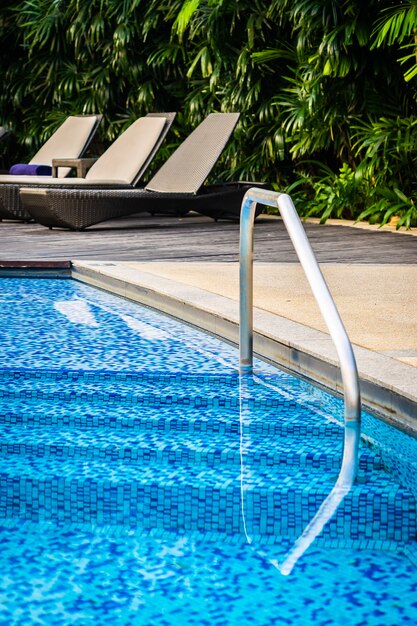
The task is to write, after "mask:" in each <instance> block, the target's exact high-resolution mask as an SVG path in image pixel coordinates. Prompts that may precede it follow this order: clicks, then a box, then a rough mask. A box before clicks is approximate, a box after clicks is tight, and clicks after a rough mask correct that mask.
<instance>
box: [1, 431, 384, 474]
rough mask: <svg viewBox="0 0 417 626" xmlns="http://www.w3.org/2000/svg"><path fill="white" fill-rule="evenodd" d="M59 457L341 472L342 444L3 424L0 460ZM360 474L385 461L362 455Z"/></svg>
mask: <svg viewBox="0 0 417 626" xmlns="http://www.w3.org/2000/svg"><path fill="white" fill-rule="evenodd" d="M13 454H16V455H21V456H34V457H46V458H47V457H54V456H56V457H58V458H60V459H73V458H75V459H98V460H103V461H106V460H107V461H115V460H124V462H126V463H141V464H146V463H170V464H171V465H180V464H184V463H200V464H206V465H209V466H212V467H214V466H221V465H223V464H226V465H238V466H239V465H240V463H241V461H242V459H243V461H244V463H245V464H247V465H250V466H260V467H262V466H269V467H273V466H275V467H278V466H279V465H285V466H298V467H312V468H321V469H323V470H325V471H331V470H333V471H338V470H339V469H340V460H341V455H342V440H339V441H334V440H331V439H329V440H326V439H319V440H313V441H312V442H311V443H310V444H309V445H307V444H306V442H303V441H300V439H299V438H295V437H289V436H287V437H275V438H274V439H273V440H271V439H270V438H269V437H260V436H257V435H255V436H253V435H251V434H250V433H245V432H244V433H243V435H242V436H240V434H239V433H238V432H237V433H235V434H234V435H233V436H231V437H230V436H229V437H225V436H224V435H223V434H219V433H211V434H210V437H209V438H208V437H207V436H206V435H205V434H204V433H203V434H200V436H197V435H196V434H195V433H191V434H187V433H184V432H181V431H179V432H176V431H171V432H166V431H165V432H135V431H130V430H128V429H126V430H125V431H123V432H122V431H117V430H112V429H108V428H97V429H95V430H93V431H91V430H89V431H86V430H82V429H77V428H72V429H69V430H68V429H60V428H56V427H53V428H49V429H48V430H46V429H44V428H42V427H39V426H38V427H33V426H32V427H27V426H26V427H24V428H23V427H22V428H21V429H20V430H19V429H18V428H16V427H14V428H13V427H11V426H9V425H4V424H2V423H1V422H0V456H1V457H7V456H8V455H13ZM360 468H361V469H363V470H366V471H369V470H372V469H382V459H381V457H380V456H379V455H378V454H376V453H375V452H373V451H371V450H369V449H364V450H363V451H362V452H361V455H360Z"/></svg>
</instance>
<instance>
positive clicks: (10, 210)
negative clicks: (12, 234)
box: [0, 184, 32, 222]
mask: <svg viewBox="0 0 417 626" xmlns="http://www.w3.org/2000/svg"><path fill="white" fill-rule="evenodd" d="M31 219H32V217H31V215H30V213H28V212H27V211H26V210H25V209H24V208H23V206H22V203H21V201H20V194H19V185H7V184H0V220H20V221H23V222H30V220H31Z"/></svg>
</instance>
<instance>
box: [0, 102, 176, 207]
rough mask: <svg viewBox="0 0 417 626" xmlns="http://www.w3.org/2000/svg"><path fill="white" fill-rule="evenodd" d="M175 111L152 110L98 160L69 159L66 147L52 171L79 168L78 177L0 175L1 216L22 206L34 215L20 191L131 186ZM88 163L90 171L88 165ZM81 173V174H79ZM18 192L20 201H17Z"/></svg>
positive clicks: (153, 150)
mask: <svg viewBox="0 0 417 626" xmlns="http://www.w3.org/2000/svg"><path fill="white" fill-rule="evenodd" d="M174 118H175V113H149V114H148V115H146V116H145V117H141V118H139V119H137V120H136V121H135V122H133V124H131V125H130V126H129V127H128V128H127V129H126V130H125V131H124V132H123V133H122V134H121V135H120V137H118V138H117V139H116V140H115V141H114V142H113V143H112V144H111V145H110V146H109V148H107V150H106V151H105V152H104V153H103V154H102V155H101V156H100V157H99V158H98V159H97V160H95V162H94V163H92V162H93V161H94V159H74V158H67V157H68V156H69V157H71V155H68V154H67V153H66V151H65V147H64V149H61V150H60V153H59V154H58V155H56V157H55V158H54V159H52V166H53V168H52V169H53V170H54V169H55V170H56V171H58V172H60V171H61V169H62V168H65V169H67V168H73V167H75V168H76V169H77V176H76V177H68V178H63V177H61V176H58V177H55V176H0V216H1V215H4V213H5V211H8V212H9V213H14V214H15V215H16V204H19V205H20V207H21V208H20V212H21V214H22V215H23V216H24V217H23V219H27V218H28V217H29V219H31V218H32V216H31V215H30V213H28V211H27V210H26V208H25V207H24V206H23V205H22V204H21V203H20V196H19V190H22V189H34V190H35V189H38V188H42V189H44V188H45V187H47V188H50V187H51V188H54V189H56V188H65V189H67V188H80V187H85V188H90V187H99V188H101V189H102V188H122V189H132V188H134V187H135V185H136V184H137V183H138V182H139V181H140V179H141V177H142V176H143V174H144V172H145V171H146V169H147V167H148V165H149V163H150V162H151V160H152V159H153V157H154V156H155V154H156V152H157V150H158V149H159V147H160V145H161V143H162V141H163V140H164V138H165V136H166V134H167V132H168V130H169V128H170V126H171V124H172V122H173V120H174ZM86 163H88V166H90V165H91V167H89V169H88V171H87V168H86V167H85V164H86ZM78 172H79V173H78ZM16 194H17V196H18V198H19V202H18V203H17V202H15V203H14V204H15V206H13V201H14V200H15V195H16Z"/></svg>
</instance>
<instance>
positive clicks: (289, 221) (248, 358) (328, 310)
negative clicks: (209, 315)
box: [239, 187, 361, 486]
mask: <svg viewBox="0 0 417 626" xmlns="http://www.w3.org/2000/svg"><path fill="white" fill-rule="evenodd" d="M257 204H264V205H266V206H272V207H277V208H278V210H279V212H280V215H281V217H282V219H283V221H284V224H285V226H286V228H287V231H288V234H289V236H290V238H291V241H292V243H293V246H294V248H295V251H296V253H297V256H298V259H299V261H300V263H301V265H302V267H303V269H304V272H305V274H306V277H307V280H308V282H309V284H310V287H311V290H312V292H313V295H314V297H315V299H316V301H317V304H318V306H319V308H320V311H321V313H322V315H323V318H324V320H325V322H326V325H327V328H328V330H329V333H330V336H331V337H332V339H333V342H334V344H335V347H336V351H337V354H338V357H339V362H340V369H341V375H342V381H343V388H344V400H345V435H344V446H343V458H342V466H341V469H340V473H339V478H338V480H337V484H338V485H339V486H350V485H352V484H353V482H354V480H355V477H356V474H357V470H358V448H359V439H360V411H361V408H360V392H359V380H358V371H357V367H356V361H355V356H354V354H353V349H352V344H351V343H350V340H349V337H348V336H347V333H346V330H345V327H344V326H343V323H342V320H341V318H340V315H339V312H338V310H337V308H336V305H335V303H334V301H333V298H332V296H331V294H330V291H329V289H328V287H327V284H326V282H325V280H324V277H323V275H322V273H321V271H320V268H319V265H318V263H317V260H316V258H315V256H314V252H313V250H312V248H311V245H310V242H309V240H308V238H307V235H306V233H305V231H304V228H303V225H302V223H301V220H300V218H299V216H298V213H297V211H296V209H295V206H294V204H293V202H292V200H291V198H290V196H288V195H287V194H283V193H277V192H275V191H269V190H266V189H261V188H256V187H252V188H251V189H249V190H248V191H247V192H246V194H245V196H244V198H243V202H242V209H241V217H240V325H239V349H240V372H241V373H242V374H245V373H252V371H253V228H254V221H255V210H256V205H257Z"/></svg>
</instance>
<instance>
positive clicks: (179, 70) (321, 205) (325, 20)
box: [0, 0, 417, 225]
mask: <svg viewBox="0 0 417 626" xmlns="http://www.w3.org/2000/svg"><path fill="white" fill-rule="evenodd" d="M416 6H417V2H416V0H407V1H404V2H400V3H399V4H398V6H396V5H395V4H392V2H391V0H369V1H368V2H363V1H362V0H352V1H351V2H341V0H291V1H290V0H269V1H268V2H266V0H251V1H250V2H249V1H248V0H159V2H156V1H155V0H146V1H145V0H123V1H120V0H14V1H13V0H6V3H5V6H4V7H3V8H2V11H1V16H0V34H1V35H2V42H6V53H5V55H3V56H2V58H1V60H0V77H1V80H2V87H3V88H2V93H1V94H0V123H2V124H3V125H9V126H11V127H12V128H13V130H14V133H15V137H16V140H17V142H16V146H15V152H14V158H15V159H16V160H17V159H18V158H19V160H20V159H24V158H26V157H28V156H30V155H31V154H32V153H33V152H34V151H35V149H36V148H37V147H38V145H39V143H40V142H42V141H44V140H45V138H46V137H47V136H48V135H49V134H50V133H51V132H52V131H53V130H54V128H55V127H56V126H57V125H58V124H60V123H61V122H62V120H63V119H64V118H65V117H66V116H67V115H68V114H71V113H91V112H100V113H103V114H104V116H105V120H104V123H103V125H102V128H101V135H100V138H99V139H100V143H99V144H98V145H96V146H95V147H94V149H95V150H102V149H103V148H104V147H105V146H106V145H107V144H108V142H109V141H111V140H113V139H114V138H115V137H116V136H117V135H118V134H119V133H120V131H121V130H123V129H124V128H125V127H126V126H127V125H128V124H130V123H131V122H132V121H133V120H134V119H135V118H136V117H137V116H139V115H142V114H144V113H146V112H148V111H152V110H155V111H156V110H159V111H162V110H176V111H178V112H179V114H178V116H177V119H176V123H175V127H174V130H173V132H171V134H170V137H171V141H170V143H168V144H166V145H165V147H164V149H163V151H162V152H161V154H160V157H159V158H160V160H162V159H165V158H166V156H167V154H168V152H169V151H170V150H172V148H173V147H174V146H175V145H176V144H177V143H178V142H179V141H180V140H181V139H182V138H184V137H185V136H186V135H187V134H188V132H189V131H190V130H191V129H192V128H193V127H194V126H195V125H196V124H197V123H198V122H200V121H201V119H202V118H203V117H204V116H205V115H206V114H208V113H209V112H211V111H232V110H239V111H240V112H241V119H240V122H239V126H238V128H237V129H236V132H235V133H234V136H233V138H232V140H231V141H230V142H229V145H228V148H227V150H226V151H225V153H224V155H223V156H222V159H221V160H220V161H219V163H218V166H217V168H216V171H215V172H214V175H213V177H214V178H215V177H216V176H221V177H222V178H229V179H243V180H266V181H268V182H270V183H271V184H272V186H273V187H275V188H277V189H281V190H282V189H285V188H287V189H293V190H296V194H297V199H298V198H300V204H299V208H300V211H301V212H303V213H304V214H305V215H313V214H315V215H319V216H320V217H321V219H323V220H325V219H326V218H327V217H328V216H330V215H332V216H334V215H336V216H346V215H350V216H353V217H355V218H356V217H358V216H359V215H361V216H362V217H366V218H368V219H370V218H373V219H380V220H386V219H388V218H389V216H390V215H391V213H392V211H393V210H394V208H395V211H399V213H396V214H397V215H399V216H400V219H401V220H402V222H403V223H404V224H405V225H407V224H408V225H409V224H412V223H414V220H415V210H414V202H415V183H414V177H413V176H414V172H415V158H416V146H415V143H414V135H415V130H414V122H415V118H416V105H417V91H416V84H415V80H416V76H417V69H416V68H417V61H416V56H415V53H416V47H415V46H416V41H415V32H416V31H415V29H416V27H417V9H416ZM306 161H309V165H308V167H307V165H306V163H305V162H306ZM158 165H159V162H158V161H157V162H156V163H155V167H157V166H158ZM400 196H401V198H400ZM400 205H401V206H400ZM297 206H298V205H297Z"/></svg>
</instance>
